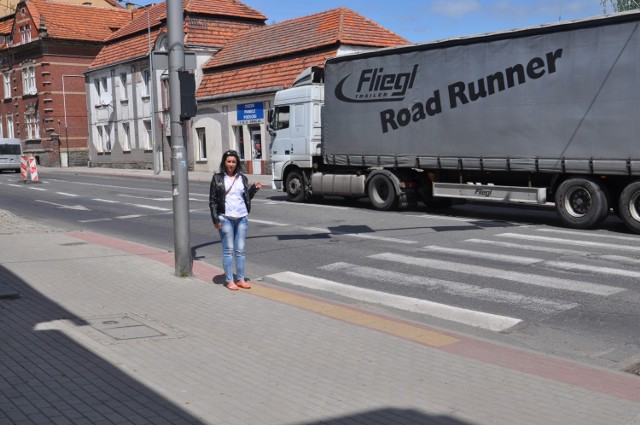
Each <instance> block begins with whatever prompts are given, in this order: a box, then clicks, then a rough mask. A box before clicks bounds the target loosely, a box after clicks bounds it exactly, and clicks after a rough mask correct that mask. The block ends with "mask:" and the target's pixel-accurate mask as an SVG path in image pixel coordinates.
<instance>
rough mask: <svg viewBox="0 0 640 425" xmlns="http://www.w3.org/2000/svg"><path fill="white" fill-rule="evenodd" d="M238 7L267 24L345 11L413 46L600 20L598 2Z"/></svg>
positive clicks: (294, 1) (471, 0) (311, 0)
mask: <svg viewBox="0 0 640 425" xmlns="http://www.w3.org/2000/svg"><path fill="white" fill-rule="evenodd" d="M241 1H243V0H241ZM243 3H245V4H247V5H249V6H251V7H253V8H254V9H257V10H259V11H260V12H262V13H263V14H264V15H266V16H267V17H268V18H269V19H268V20H267V23H273V22H280V21H284V20H287V19H291V18H296V17H300V16H305V15H310V14H312V13H317V12H321V11H324V10H329V9H333V8H336V7H339V6H345V7H347V8H349V9H351V10H353V11H355V12H358V13H359V14H361V15H363V16H365V17H367V18H369V19H371V20H373V21H375V22H377V23H378V24H380V25H382V26H383V27H385V28H387V29H389V30H391V31H393V32H395V33H396V34H399V35H401V36H402V37H404V38H406V39H408V40H409V41H410V42H413V43H418V42H422V41H430V40H437V39H442V38H449V37H457V36H461V35H472V34H480V33H485V32H494V31H501V30H508V29H513V28H520V27H524V26H534V25H540V24H547V23H551V22H557V21H559V20H562V21H566V20H572V19H579V18H586V17H589V16H595V15H602V14H603V9H602V6H601V5H600V0H396V1H390V0H306V1H300V0H244V1H243ZM610 10H611V9H609V11H610Z"/></svg>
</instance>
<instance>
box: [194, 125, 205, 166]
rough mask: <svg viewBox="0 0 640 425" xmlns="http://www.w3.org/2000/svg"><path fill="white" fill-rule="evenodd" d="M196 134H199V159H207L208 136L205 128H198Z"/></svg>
mask: <svg viewBox="0 0 640 425" xmlns="http://www.w3.org/2000/svg"><path fill="white" fill-rule="evenodd" d="M196 134H197V135H198V160H199V161H206V160H207V136H206V134H205V131H204V128H196Z"/></svg>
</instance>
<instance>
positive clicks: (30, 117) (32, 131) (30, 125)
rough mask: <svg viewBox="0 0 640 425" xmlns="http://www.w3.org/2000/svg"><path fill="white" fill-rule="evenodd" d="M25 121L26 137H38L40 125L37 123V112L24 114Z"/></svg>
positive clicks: (30, 138)
mask: <svg viewBox="0 0 640 425" xmlns="http://www.w3.org/2000/svg"><path fill="white" fill-rule="evenodd" d="M24 120H25V122H26V123H27V139H28V140H35V139H39V138H40V125H39V124H38V113H37V112H35V113H28V114H25V115H24Z"/></svg>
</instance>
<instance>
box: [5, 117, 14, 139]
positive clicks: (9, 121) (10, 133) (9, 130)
mask: <svg viewBox="0 0 640 425" xmlns="http://www.w3.org/2000/svg"><path fill="white" fill-rule="evenodd" d="M7 137H8V138H9V139H13V138H14V137H15V133H14V131H13V115H7Z"/></svg>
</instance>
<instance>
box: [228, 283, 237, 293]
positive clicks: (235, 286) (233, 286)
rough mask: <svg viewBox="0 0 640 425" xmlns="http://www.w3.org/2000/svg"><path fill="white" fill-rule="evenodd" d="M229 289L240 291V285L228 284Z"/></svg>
mask: <svg viewBox="0 0 640 425" xmlns="http://www.w3.org/2000/svg"><path fill="white" fill-rule="evenodd" d="M227 289H231V290H232V291H237V290H238V285H236V284H235V283H233V282H227Z"/></svg>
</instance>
